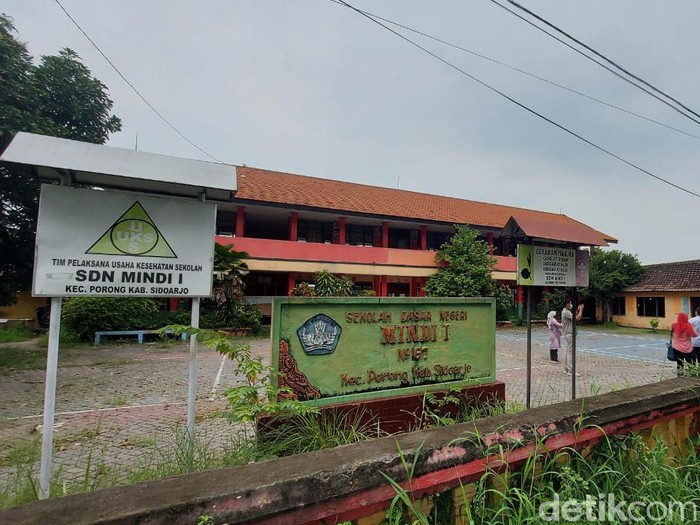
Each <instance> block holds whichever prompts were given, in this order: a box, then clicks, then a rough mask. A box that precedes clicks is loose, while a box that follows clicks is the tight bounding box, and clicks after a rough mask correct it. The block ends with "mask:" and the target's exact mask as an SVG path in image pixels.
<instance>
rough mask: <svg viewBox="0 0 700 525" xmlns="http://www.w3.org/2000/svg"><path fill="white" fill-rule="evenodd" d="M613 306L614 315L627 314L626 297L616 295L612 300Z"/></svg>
mask: <svg viewBox="0 0 700 525" xmlns="http://www.w3.org/2000/svg"><path fill="white" fill-rule="evenodd" d="M611 306H612V314H613V315H625V298H624V297H615V299H613V300H612V301H611Z"/></svg>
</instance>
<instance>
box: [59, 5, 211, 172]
mask: <svg viewBox="0 0 700 525" xmlns="http://www.w3.org/2000/svg"><path fill="white" fill-rule="evenodd" d="M54 2H56V3H57V4H58V7H60V8H61V10H62V11H63V12H64V13H65V14H66V16H67V17H68V18H69V19H70V21H71V22H73V25H75V27H77V28H78V30H79V31H80V32H81V33H82V34H83V35H84V36H85V38H87V39H88V41H89V42H90V43H91V44H92V46H93V47H94V48H95V49H97V52H98V53H99V54H100V55H102V57H103V58H104V59H105V60H106V61H107V63H108V64H109V65H110V66H112V69H114V71H116V72H117V74H118V75H119V76H120V77H121V78H122V80H123V81H124V82H126V84H127V85H128V86H129V87H130V88H131V89H132V90H133V91H134V93H136V94H137V95H138V97H139V98H140V99H141V100H142V101H143V102H144V103H145V104H146V105H147V106H148V107H149V108H151V110H152V111H153V112H154V113H155V114H156V115H158V117H160V119H161V120H162V121H163V122H165V123H166V124H167V125H168V126H169V127H170V129H172V130H173V131H174V132H175V133H177V134H178V135H180V137H182V138H183V139H185V140H186V141H187V142H188V143H189V144H190V145H191V146H194V147H195V148H196V149H198V150H199V151H200V152H202V153H204V154H205V155H206V156H207V157H209V158H210V159H212V160H215V161H216V162H221V163H223V161H222V160H220V159H217V158H216V157H215V156H213V155H211V154H209V153H207V152H206V151H204V150H203V149H202V148H200V147H199V146H197V144H195V143H194V142H192V141H191V140H190V139H188V138H187V137H186V136H185V135H184V133H182V132H181V131H180V130H179V129H177V128H176V127H175V126H174V125H173V124H172V123H171V122H170V121H169V120H168V119H167V118H165V117H164V116H163V115H162V114H161V113H160V111H158V110H157V109H156V108H155V107H153V105H152V104H151V103H150V102H149V101H148V100H146V97H144V96H143V95H142V94H141V93H140V92H139V90H138V89H136V88H135V87H134V85H133V84H132V83H131V82H129V80H128V79H127V78H126V77H125V76H124V75H123V74H122V72H121V71H119V68H117V66H115V65H114V62H112V61H111V60H110V59H109V57H108V56H107V55H105V54H104V52H103V51H102V50H101V49H100V47H99V46H98V45H97V44H96V43H95V42H94V41H93V39H92V38H90V36H89V35H88V34H87V33H86V32H85V31H84V30H83V28H82V27H80V24H78V22H76V20H75V19H74V18H73V17H72V16H71V15H70V13H69V12H68V11H66V8H65V7H63V5H61V2H60V1H59V0H54Z"/></svg>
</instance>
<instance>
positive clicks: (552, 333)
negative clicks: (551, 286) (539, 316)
mask: <svg viewBox="0 0 700 525" xmlns="http://www.w3.org/2000/svg"><path fill="white" fill-rule="evenodd" d="M547 328H549V358H550V359H551V360H552V361H554V362H555V363H558V362H559V348H560V347H561V323H560V322H559V321H557V312H555V311H554V310H552V311H551V312H549V313H548V314H547Z"/></svg>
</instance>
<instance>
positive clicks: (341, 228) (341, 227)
mask: <svg viewBox="0 0 700 525" xmlns="http://www.w3.org/2000/svg"><path fill="white" fill-rule="evenodd" d="M338 244H345V217H338Z"/></svg>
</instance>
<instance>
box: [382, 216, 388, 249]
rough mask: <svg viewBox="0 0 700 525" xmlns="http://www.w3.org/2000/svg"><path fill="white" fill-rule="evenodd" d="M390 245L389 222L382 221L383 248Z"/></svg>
mask: <svg viewBox="0 0 700 525" xmlns="http://www.w3.org/2000/svg"><path fill="white" fill-rule="evenodd" d="M388 247H389V223H388V222H387V221H382V248H388Z"/></svg>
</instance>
